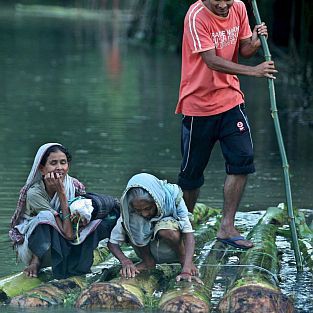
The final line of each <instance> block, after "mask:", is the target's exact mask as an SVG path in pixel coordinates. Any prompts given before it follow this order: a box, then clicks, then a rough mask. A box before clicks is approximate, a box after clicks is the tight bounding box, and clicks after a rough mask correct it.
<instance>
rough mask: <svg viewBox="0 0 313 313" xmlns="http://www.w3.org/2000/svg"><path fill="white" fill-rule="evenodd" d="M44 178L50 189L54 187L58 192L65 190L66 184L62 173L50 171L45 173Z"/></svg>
mask: <svg viewBox="0 0 313 313" xmlns="http://www.w3.org/2000/svg"><path fill="white" fill-rule="evenodd" d="M43 180H44V182H45V185H46V187H47V188H48V189H54V190H56V192H63V191H64V185H63V181H62V175H61V174H60V173H55V172H50V173H47V174H46V175H44V177H43Z"/></svg>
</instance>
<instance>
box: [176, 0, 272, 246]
mask: <svg viewBox="0 0 313 313" xmlns="http://www.w3.org/2000/svg"><path fill="white" fill-rule="evenodd" d="M260 35H262V36H265V37H267V36H268V33H267V27H266V25H265V24H264V23H262V24H260V25H256V26H255V27H254V29H253V32H252V31H251V29H250V26H249V21H248V16H247V11H246V8H245V5H244V3H243V2H242V1H239V0H205V1H202V0H198V1H197V2H195V3H194V4H192V5H191V6H190V8H189V10H188V12H187V14H186V16H185V22H184V35H183V44H182V71H181V84H180V93H179V101H178V104H177V108H176V113H181V114H183V115H184V117H183V120H182V130H181V139H182V140H181V144H182V147H181V148H182V163H181V171H180V174H179V178H178V185H179V186H180V187H181V188H182V189H183V191H184V200H185V202H186V205H187V207H188V210H189V211H190V212H192V211H193V208H194V205H195V203H196V201H197V198H198V195H199V191H200V187H201V186H202V185H203V183H204V176H203V172H204V170H205V168H206V166H207V164H208V161H209V158H210V154H211V151H212V149H213V146H214V144H215V143H216V141H219V142H220V145H221V149H222V153H223V156H224V159H225V168H226V174H227V175H226V179H225V183H224V206H223V217H222V221H221V227H220V229H219V231H218V233H217V238H218V239H219V240H220V241H222V242H224V243H226V244H229V245H232V246H234V247H237V248H242V249H249V248H251V247H253V243H252V242H251V241H249V240H246V239H245V238H244V237H242V236H240V234H239V232H238V230H237V229H236V228H235V226H234V220H235V214H236V211H237V209H238V206H239V203H240V200H241V197H242V195H243V192H244V189H245V185H246V181H247V174H249V173H253V172H254V171H255V168H254V164H253V144H252V139H251V134H250V127H249V124H248V120H247V117H246V114H245V107H244V95H243V92H242V91H241V90H240V84H239V80H238V77H237V76H236V75H238V74H239V75H248V76H254V77H267V78H272V79H274V78H275V77H274V74H275V73H277V70H276V69H275V66H274V62H273V61H267V62H263V63H261V64H258V65H256V66H247V65H242V64H238V54H239V53H240V55H241V56H242V57H245V58H249V57H251V56H253V55H254V54H255V53H256V52H257V50H258V49H259V48H260V46H261V42H260V39H259V38H258V36H260Z"/></svg>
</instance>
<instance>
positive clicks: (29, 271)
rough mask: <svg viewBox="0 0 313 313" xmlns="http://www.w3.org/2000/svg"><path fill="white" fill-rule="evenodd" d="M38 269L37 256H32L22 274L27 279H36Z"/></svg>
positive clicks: (38, 261)
mask: <svg viewBox="0 0 313 313" xmlns="http://www.w3.org/2000/svg"><path fill="white" fill-rule="evenodd" d="M39 269H40V260H39V258H38V257H37V256H35V255H33V257H32V259H31V261H30V263H29V265H28V266H27V267H26V268H25V269H24V273H25V274H26V276H28V277H38V272H39Z"/></svg>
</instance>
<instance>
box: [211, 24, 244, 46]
mask: <svg viewBox="0 0 313 313" xmlns="http://www.w3.org/2000/svg"><path fill="white" fill-rule="evenodd" d="M238 33H239V26H234V27H232V28H230V29H227V30H221V31H218V32H213V33H212V39H213V42H214V44H215V48H216V49H223V48H225V47H227V46H229V45H235V44H236V42H237V38H238Z"/></svg>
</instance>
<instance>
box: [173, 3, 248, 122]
mask: <svg viewBox="0 0 313 313" xmlns="http://www.w3.org/2000/svg"><path fill="white" fill-rule="evenodd" d="M251 36H252V32H251V29H250V25H249V21H248V16H247V11H246V7H245V5H244V3H243V2H242V1H239V0H235V1H234V3H233V5H232V7H231V8H230V10H229V14H228V16H227V17H220V16H217V15H215V14H214V13H213V12H212V11H210V10H209V9H208V8H207V7H206V6H205V5H204V4H203V3H202V1H201V0H198V1H197V2H196V3H194V4H192V5H191V6H190V8H189V10H188V12H187V14H186V17H185V22H184V36H183V45H182V70H181V83H180V91H179V101H178V104H177V107H176V113H182V114H184V115H189V116H209V115H215V114H219V113H222V112H225V111H228V110H229V109H231V108H233V107H235V106H236V105H238V104H240V103H242V102H243V100H244V95H243V93H242V91H241V90H240V84H239V80H238V77H237V76H236V75H231V74H224V73H221V72H218V71H215V70H212V69H210V68H208V67H207V65H206V64H205V62H204V61H203V59H202V57H201V55H200V53H199V52H202V51H207V50H210V49H215V51H216V55H218V56H220V57H222V58H224V59H226V60H229V61H233V62H238V50H239V41H240V40H242V39H246V38H250V37H251Z"/></svg>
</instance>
